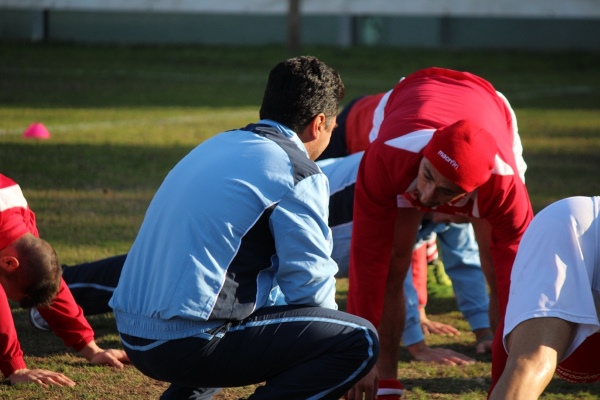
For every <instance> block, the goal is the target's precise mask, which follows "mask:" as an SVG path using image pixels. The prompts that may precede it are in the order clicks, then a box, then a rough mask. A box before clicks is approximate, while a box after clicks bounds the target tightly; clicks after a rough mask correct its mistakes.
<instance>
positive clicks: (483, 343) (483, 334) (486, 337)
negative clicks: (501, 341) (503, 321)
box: [473, 328, 494, 354]
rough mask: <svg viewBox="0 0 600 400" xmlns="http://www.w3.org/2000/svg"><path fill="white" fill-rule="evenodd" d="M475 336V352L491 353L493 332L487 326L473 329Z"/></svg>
mask: <svg viewBox="0 0 600 400" xmlns="http://www.w3.org/2000/svg"><path fill="white" fill-rule="evenodd" d="M473 333H474V334H475V338H476V340H477V341H476V343H475V352H476V353H477V354H484V353H491V352H492V342H493V341H494V333H493V332H492V330H491V329H489V328H482V329H476V330H474V331H473Z"/></svg>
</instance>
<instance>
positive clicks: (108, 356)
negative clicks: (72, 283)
mask: <svg viewBox="0 0 600 400" xmlns="http://www.w3.org/2000/svg"><path fill="white" fill-rule="evenodd" d="M79 352H80V353H81V355H82V356H84V357H85V358H86V359H87V360H88V361H89V362H90V363H92V364H94V365H109V366H111V367H115V368H119V369H121V368H123V363H129V357H127V354H126V353H125V352H124V351H123V350H115V349H108V350H104V349H102V348H100V347H99V346H98V345H97V344H96V342H95V341H93V340H92V341H91V342H89V343H88V344H86V345H85V346H84V347H83V349H81V350H80V351H79Z"/></svg>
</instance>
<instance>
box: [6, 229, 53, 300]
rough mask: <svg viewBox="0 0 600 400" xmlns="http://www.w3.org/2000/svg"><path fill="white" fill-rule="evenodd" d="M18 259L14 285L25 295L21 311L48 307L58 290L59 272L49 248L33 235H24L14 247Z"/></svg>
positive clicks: (44, 242) (50, 247)
mask: <svg viewBox="0 0 600 400" xmlns="http://www.w3.org/2000/svg"><path fill="white" fill-rule="evenodd" d="M14 246H15V249H16V251H17V254H18V258H19V270H18V271H19V273H18V274H17V276H16V277H15V279H16V282H15V284H17V285H19V286H20V287H21V290H22V291H23V292H24V293H25V297H23V298H22V299H21V301H20V306H21V307H23V308H31V307H40V306H47V305H49V304H50V303H51V302H52V300H53V299H54V297H55V296H56V293H57V292H58V289H59V287H60V278H61V276H62V268H61V266H60V264H59V263H58V256H57V255H56V252H55V251H54V249H53V248H52V246H51V245H50V244H49V243H48V242H46V241H45V240H42V239H39V238H37V237H35V236H33V235H25V236H23V237H21V238H20V239H18V240H17V241H16V242H15V243H14Z"/></svg>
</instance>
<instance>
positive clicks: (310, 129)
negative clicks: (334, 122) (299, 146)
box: [300, 113, 327, 143]
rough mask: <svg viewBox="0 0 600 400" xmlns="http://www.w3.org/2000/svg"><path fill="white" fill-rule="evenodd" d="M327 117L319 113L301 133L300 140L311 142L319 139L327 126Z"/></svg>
mask: <svg viewBox="0 0 600 400" xmlns="http://www.w3.org/2000/svg"><path fill="white" fill-rule="evenodd" d="M326 123H327V118H326V117H325V114H323V113H319V114H317V115H315V117H314V118H313V119H312V120H311V121H310V122H309V124H308V125H307V126H306V128H304V131H302V134H301V135H300V140H302V142H304V143H309V142H312V141H314V140H317V139H319V137H320V136H321V133H322V132H323V130H324V129H325V128H326Z"/></svg>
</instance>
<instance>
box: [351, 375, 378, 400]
mask: <svg viewBox="0 0 600 400" xmlns="http://www.w3.org/2000/svg"><path fill="white" fill-rule="evenodd" d="M378 380H379V373H378V371H377V367H373V368H371V371H369V373H368V374H367V375H365V376H363V377H362V379H361V380H360V381H358V382H356V384H354V386H353V387H352V389H350V390H349V391H348V393H346V394H345V395H344V399H346V400H363V399H365V400H376V399H377V382H378ZM363 394H364V397H363Z"/></svg>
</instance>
